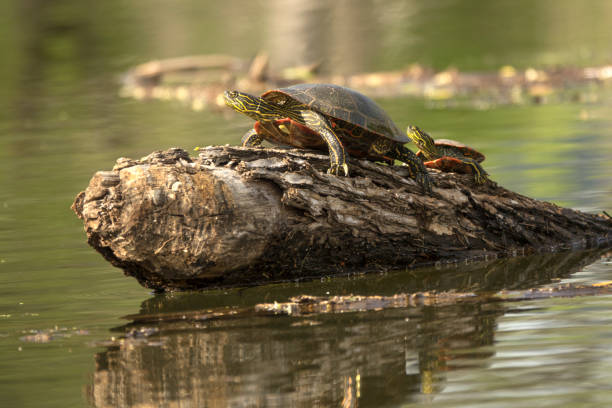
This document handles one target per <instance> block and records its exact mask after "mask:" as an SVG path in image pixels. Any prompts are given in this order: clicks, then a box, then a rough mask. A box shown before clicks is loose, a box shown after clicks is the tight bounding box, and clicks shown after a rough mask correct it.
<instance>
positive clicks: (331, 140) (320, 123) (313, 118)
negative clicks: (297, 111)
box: [302, 110, 349, 177]
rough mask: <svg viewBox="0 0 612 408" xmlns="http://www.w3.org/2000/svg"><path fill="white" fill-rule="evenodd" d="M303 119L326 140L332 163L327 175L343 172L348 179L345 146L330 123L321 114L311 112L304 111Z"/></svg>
mask: <svg viewBox="0 0 612 408" xmlns="http://www.w3.org/2000/svg"><path fill="white" fill-rule="evenodd" d="M302 118H303V119H304V123H305V124H306V126H307V127H308V128H309V129H310V130H312V131H314V132H315V133H317V134H318V135H320V136H321V137H322V138H323V140H325V143H327V147H328V148H329V161H330V167H329V170H327V173H328V174H335V175H339V174H340V172H341V171H343V172H344V175H345V176H347V177H348V175H349V171H348V164H346V162H347V158H348V155H347V154H346V151H345V150H344V146H342V142H340V138H339V137H338V135H337V134H336V132H334V130H333V129H332V127H331V125H330V124H329V121H328V120H327V119H326V118H325V116H323V115H321V114H320V113H317V112H314V111H309V110H306V111H302Z"/></svg>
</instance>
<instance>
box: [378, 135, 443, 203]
mask: <svg viewBox="0 0 612 408" xmlns="http://www.w3.org/2000/svg"><path fill="white" fill-rule="evenodd" d="M385 155H386V156H388V157H391V158H392V159H395V160H399V161H401V162H402V163H405V164H406V165H407V167H408V170H410V177H412V178H413V179H415V180H416V182H417V183H419V184H420V185H421V187H422V188H423V191H424V192H425V193H426V194H431V192H432V185H433V183H432V182H431V178H430V177H429V173H428V172H427V168H426V167H425V166H424V165H423V162H422V161H421V160H420V159H419V158H418V157H417V156H416V154H414V152H412V150H410V149H408V148H407V147H405V146H404V145H402V144H400V143H395V145H394V146H393V147H392V148H391V150H389V151H388V152H387V153H386V154H385Z"/></svg>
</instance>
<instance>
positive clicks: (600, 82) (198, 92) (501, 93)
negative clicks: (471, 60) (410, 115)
mask: <svg viewBox="0 0 612 408" xmlns="http://www.w3.org/2000/svg"><path fill="white" fill-rule="evenodd" d="M268 62H269V61H268V58H267V55H266V54H265V53H260V54H258V55H257V56H256V57H255V58H254V59H253V61H252V62H251V63H250V64H249V63H248V62H247V61H244V60H240V59H238V58H234V57H230V56H222V55H221V56H220V55H201V56H191V57H183V58H171V59H168V60H159V61H151V62H147V63H144V64H141V65H138V66H136V67H134V68H132V69H131V70H129V71H128V72H127V73H126V74H125V75H124V76H123V80H122V88H121V95H123V96H126V97H133V98H136V99H146V98H155V99H163V100H168V99H177V100H180V101H182V102H184V103H188V104H190V105H191V107H192V108H193V109H195V110H201V109H204V108H208V109H213V110H215V109H216V110H220V109H225V108H226V107H225V104H224V103H223V98H222V97H221V95H222V93H223V91H225V90H226V89H239V90H241V91H245V92H250V93H254V94H260V93H262V92H264V91H266V90H268V89H273V88H278V87H284V86H289V85H295V84H298V83H302V82H318V83H334V84H337V85H342V86H346V87H349V88H352V89H355V90H358V91H360V92H362V93H364V94H366V95H369V96H372V97H380V98H382V97H387V98H389V97H398V96H413V97H419V98H424V99H425V100H428V101H429V102H430V104H431V105H433V106H448V105H452V106H455V105H458V104H463V105H465V104H467V105H469V106H475V107H477V108H479V109H483V108H488V107H490V106H493V105H506V104H525V103H538V104H539V103H546V102H549V101H550V102H559V101H572V102H593V101H596V100H598V99H600V98H601V95H600V94H601V92H600V90H601V88H604V87H606V86H609V84H610V82H611V79H612V65H603V66H595V67H587V68H583V67H572V66H564V67H552V68H550V67H549V68H538V69H536V68H527V69H524V70H521V69H517V68H514V67H512V66H504V67H501V68H500V69H499V70H498V71H489V72H469V71H460V70H457V69H453V68H450V69H447V70H444V71H435V70H434V69H432V68H428V67H423V66H421V65H419V64H412V65H410V66H408V67H407V68H405V69H401V70H396V71H381V72H367V73H357V74H352V75H324V74H319V73H318V72H317V69H318V67H319V64H311V65H308V66H303V67H293V68H289V69H287V70H285V71H283V72H273V71H271V70H270V69H269V64H268Z"/></svg>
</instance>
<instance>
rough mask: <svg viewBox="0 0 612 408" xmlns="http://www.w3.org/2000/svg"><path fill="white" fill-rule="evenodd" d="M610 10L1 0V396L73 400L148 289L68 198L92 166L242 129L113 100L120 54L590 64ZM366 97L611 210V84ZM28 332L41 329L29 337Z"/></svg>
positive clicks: (584, 203) (506, 178)
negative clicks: (520, 101) (441, 102)
mask: <svg viewBox="0 0 612 408" xmlns="http://www.w3.org/2000/svg"><path fill="white" fill-rule="evenodd" d="M610 21H612V2H610V1H606V0H600V1H598V0H587V1H582V2H577V1H573V0H556V1H553V0H530V1H528V0H497V1H488V0H474V1H460V0H441V1H436V2H431V1H427V0H411V1H399V0H397V1H377V0H358V1H336V2H326V1H304V0H302V1H294V0H287V1H285V0H270V1H263V0H259V1H250V2H243V1H238V0H226V1H223V2H218V1H195V0H183V1H180V2H167V1H160V0H150V1H142V0H134V1H130V2H124V1H117V0H106V1H91V0H84V1H83V0H80V1H76V0H21V1H4V2H0V52H1V53H2V57H1V58H0V61H1V62H0V357H1V358H0V400H1V401H3V404H5V403H6V404H7V405H6V406H15V407H18V406H23V407H30V406H31V407H35V406H36V407H38V406H50V407H51V406H57V407H67V406H81V405H86V399H85V398H84V396H83V392H84V391H83V390H84V387H85V384H87V383H88V382H89V381H90V375H91V373H92V372H93V370H94V366H93V360H94V358H93V355H94V354H95V352H96V350H97V349H96V348H95V347H94V345H95V344H97V343H96V342H97V341H100V340H103V339H106V338H108V337H109V336H110V333H109V331H108V330H109V329H110V328H111V327H113V326H116V325H118V324H120V322H121V320H120V317H121V316H123V315H126V314H130V313H135V312H137V311H138V309H139V306H140V304H141V302H143V301H145V300H147V299H149V298H150V297H151V296H152V295H151V294H150V293H149V292H148V291H147V290H145V289H143V288H141V287H140V286H138V284H137V283H136V281H135V280H133V279H127V278H125V277H123V276H122V273H121V272H120V271H119V270H117V269H114V268H112V267H111V266H110V265H108V264H107V263H106V262H105V261H104V260H103V259H102V258H101V257H100V256H99V255H98V254H97V253H95V252H94V251H93V250H92V249H91V248H89V247H88V246H87V244H86V242H85V234H84V232H83V230H82V223H81V222H80V220H78V219H77V218H76V217H75V216H74V214H73V213H72V212H71V211H70V209H69V207H70V205H71V203H72V200H73V199H74V197H75V196H76V194H77V193H78V192H79V191H81V190H83V189H84V188H85V187H86V186H87V183H88V181H89V178H90V177H91V175H92V174H93V173H94V172H95V171H97V170H104V169H110V168H111V167H112V165H113V164H114V161H115V160H116V159H117V158H118V157H120V156H126V157H134V158H137V157H141V156H144V155H146V154H148V153H150V152H151V151H153V150H157V149H166V148H168V147H171V146H179V147H183V148H185V149H186V150H189V151H191V150H192V149H193V148H194V147H195V146H202V145H207V144H224V143H231V144H238V143H239V140H240V137H241V135H242V134H243V133H244V131H246V129H247V128H248V127H249V126H250V125H251V123H250V121H249V120H248V119H247V118H245V117H241V116H238V115H237V114H233V113H228V114H227V115H219V114H216V113H212V112H207V111H204V112H194V111H191V110H188V109H186V108H185V107H183V106H181V105H180V104H178V103H172V102H161V101H148V102H142V101H136V100H132V99H122V98H120V97H119V93H118V89H119V79H120V77H121V74H122V73H123V72H125V71H126V70H127V69H129V68H130V67H132V66H134V65H136V64H140V63H143V62H146V61H148V60H151V59H158V58H168V57H177V56H183V55H192V54H212V53H219V54H229V55H234V56H238V57H242V58H250V57H252V56H254V55H255V54H256V53H257V52H258V51H260V50H265V51H267V52H268V53H269V55H270V57H271V63H272V67H273V68H274V69H281V68H284V67H288V66H295V65H299V64H305V63H311V62H313V61H322V63H323V65H322V69H323V71H324V72H326V73H338V74H348V73H358V72H366V71H378V70H393V69H401V68H404V67H406V66H408V65H409V64H411V63H420V64H422V65H425V66H431V67H433V68H435V69H445V68H447V67H449V66H453V67H456V68H458V69H460V70H462V71H464V70H474V71H483V70H490V71H495V70H497V69H499V68H500V67H501V66H503V65H512V66H515V67H517V68H527V67H538V68H545V67H551V66H554V65H575V66H596V65H602V64H606V63H610V62H611V61H612V47H611V44H612V28H611V27H612V26H611V25H610ZM378 102H379V103H380V104H381V105H382V106H383V107H384V108H385V109H386V110H387V111H388V112H389V114H390V116H391V117H392V118H394V119H395V120H396V122H397V124H398V125H399V126H400V128H405V127H406V126H407V125H408V124H416V125H419V126H421V127H423V128H424V129H427V130H428V131H429V132H430V133H432V134H433V135H434V136H435V137H440V138H442V137H445V138H453V139H458V140H461V141H463V142H465V143H467V144H470V145H472V146H474V147H477V148H478V149H479V150H481V151H482V152H484V153H485V154H486V155H487V161H486V162H485V165H486V166H485V167H486V168H487V170H488V171H489V173H490V175H491V178H492V179H494V180H495V181H497V182H498V183H500V184H501V185H503V186H505V187H507V188H509V189H511V190H515V191H518V192H520V193H523V194H526V195H529V196H532V197H535V198H539V199H544V200H550V201H553V202H555V203H558V204H560V205H563V206H569V207H573V208H578V209H582V210H586V211H591V212H595V211H601V210H602V209H607V210H608V211H610V210H611V209H612V183H611V182H610V180H611V178H610V174H612V160H611V159H612V115H610V113H612V110H611V109H610V108H611V106H612V103H611V102H612V97H611V95H610V94H609V91H606V90H603V91H601V94H600V95H599V96H598V98H596V100H593V101H589V102H581V103H578V102H574V103H570V102H568V103H563V104H560V103H557V104H545V105H520V106H500V107H495V108H491V109H487V110H477V109H470V108H467V107H458V108H447V109H434V108H432V107H431V106H429V105H428V104H427V103H426V101H423V100H420V99H411V98H401V99H379V100H378ZM603 269H604V271H606V273H609V272H610V269H609V266H608V267H604V268H603ZM40 331H47V332H48V331H51V332H53V333H55V337H53V338H52V339H50V341H42V340H43V339H42V338H40V339H39V340H41V342H39V343H36V342H34V341H33V340H32V338H31V337H27V336H31V335H35V334H36V333H39V332H40ZM608 334H609V332H608ZM608 375H609V374H608ZM34 391H36V392H34Z"/></svg>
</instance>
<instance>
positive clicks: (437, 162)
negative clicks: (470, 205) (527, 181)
mask: <svg viewBox="0 0 612 408" xmlns="http://www.w3.org/2000/svg"><path fill="white" fill-rule="evenodd" d="M406 134H407V135H408V137H409V138H410V139H411V140H412V141H413V142H414V144H416V145H417V146H418V148H419V149H420V150H419V151H418V152H417V154H416V155H417V157H419V158H420V159H421V160H423V161H424V163H423V164H424V165H425V166H426V167H429V168H432V169H438V170H442V171H447V172H448V171H452V172H456V173H466V174H473V175H474V181H475V182H476V183H477V184H482V183H484V182H485V181H487V175H488V173H487V172H486V171H485V169H483V168H482V166H481V165H480V163H481V162H482V161H484V159H485V156H484V155H483V154H482V153H480V152H479V151H476V150H474V149H472V148H471V147H469V146H466V145H464V144H463V143H459V142H457V141H454V140H449V139H436V140H434V139H433V138H432V137H431V136H429V135H428V134H427V133H426V132H424V131H423V130H421V129H419V128H418V127H416V126H408V130H407V131H406Z"/></svg>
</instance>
